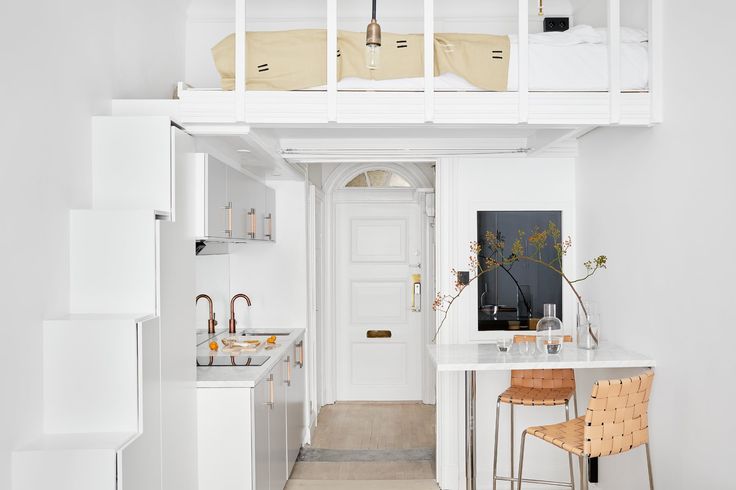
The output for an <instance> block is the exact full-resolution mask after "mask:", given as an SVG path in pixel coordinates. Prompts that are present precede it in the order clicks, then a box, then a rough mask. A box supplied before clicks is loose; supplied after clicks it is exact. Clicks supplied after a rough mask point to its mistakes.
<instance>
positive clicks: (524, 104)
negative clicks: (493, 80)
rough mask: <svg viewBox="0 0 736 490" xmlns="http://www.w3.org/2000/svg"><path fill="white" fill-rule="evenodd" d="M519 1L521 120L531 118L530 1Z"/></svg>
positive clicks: (518, 54)
mask: <svg viewBox="0 0 736 490" xmlns="http://www.w3.org/2000/svg"><path fill="white" fill-rule="evenodd" d="M518 2H519V46H518V53H516V55H517V57H518V59H519V88H518V95H519V122H522V123H524V122H527V121H528V120H529V3H528V0H518Z"/></svg>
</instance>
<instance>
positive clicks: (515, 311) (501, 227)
mask: <svg viewBox="0 0 736 490" xmlns="http://www.w3.org/2000/svg"><path fill="white" fill-rule="evenodd" d="M477 221H478V238H477V239H478V243H479V244H480V246H481V252H480V253H481V257H480V260H481V263H482V262H483V259H484V258H485V257H488V256H489V255H490V254H491V250H490V248H489V247H488V244H487V242H486V238H485V237H486V232H491V233H499V234H500V236H501V237H502V238H503V240H504V242H505V247H504V250H503V255H504V256H505V257H508V256H509V255H510V254H511V247H512V245H513V243H514V241H515V240H516V238H517V237H518V236H519V231H520V230H521V231H523V232H525V233H527V234H528V233H530V232H532V231H533V230H535V229H537V228H538V229H542V230H543V229H545V228H547V226H548V225H549V223H550V222H552V223H554V224H556V225H557V227H558V228H559V229H561V222H562V212H561V211H478V216H477ZM554 253H555V252H554V251H553V250H552V249H551V247H547V248H546V249H545V250H543V256H542V259H543V260H545V261H549V260H550V259H552V258H553V257H554ZM545 303H554V304H556V305H557V315H558V317H559V318H562V279H561V278H560V276H559V275H558V274H557V273H555V272H554V271H551V270H549V269H547V268H545V267H544V266H542V265H540V264H535V263H532V262H528V261H518V262H514V263H513V264H511V265H508V266H503V267H498V268H496V269H495V270H493V271H492V272H488V273H486V274H484V275H483V276H481V277H480V278H479V279H478V298H477V305H478V331H490V330H535V329H536V322H537V320H538V319H539V318H541V317H542V312H543V308H544V304H545Z"/></svg>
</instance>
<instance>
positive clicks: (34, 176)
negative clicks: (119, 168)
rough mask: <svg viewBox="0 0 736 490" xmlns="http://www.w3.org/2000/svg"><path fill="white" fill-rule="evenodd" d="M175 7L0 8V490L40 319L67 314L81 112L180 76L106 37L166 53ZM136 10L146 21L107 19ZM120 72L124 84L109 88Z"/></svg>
mask: <svg viewBox="0 0 736 490" xmlns="http://www.w3.org/2000/svg"><path fill="white" fill-rule="evenodd" d="M183 3H184V2H183V0H167V1H165V2H157V4H159V5H160V6H161V8H160V9H156V10H155V11H153V12H152V11H150V9H149V3H148V2H143V1H136V2H135V3H134V4H131V2H113V1H111V0H105V1H100V0H97V1H92V0H75V1H69V2H55V1H49V0H39V1H34V2H2V3H0V60H1V62H2V77H0V107H2V118H0V134H1V135H2V137H1V139H2V148H3V157H2V160H1V161H0V210H1V211H0V230H2V232H1V235H0V256H1V257H2V265H1V266H0V277H1V278H2V280H1V281H0V311H2V312H3V321H2V322H0V335H1V336H2V338H3V342H4V345H5V346H8V348H6V349H5V354H4V355H3V356H2V357H3V360H2V365H0V384H1V385H2V386H3V397H2V398H3V400H4V401H3V402H2V403H0V488H9V487H10V451H11V450H12V448H13V447H15V446H16V445H17V444H18V443H20V442H21V441H24V440H26V439H29V438H31V437H33V435H34V434H36V433H38V431H39V430H40V426H41V412H40V408H41V365H40V362H41V358H40V349H37V348H36V347H37V346H39V345H40V341H41V321H42V319H44V318H46V317H50V316H55V315H58V314H62V313H64V312H66V310H67V303H68V293H69V290H68V282H69V275H68V262H69V253H68V210H69V209H70V208H81V207H86V206H88V205H89V204H90V196H91V192H90V182H91V175H90V153H91V148H90V125H91V121H90V116H91V115H93V114H104V113H107V112H108V111H109V99H110V98H112V97H114V96H117V95H121V94H135V95H136V96H163V95H164V94H166V95H168V94H170V93H171V90H170V87H171V86H172V83H173V82H175V81H176V80H178V79H180V78H182V73H183V66H182V63H181V62H180V61H177V62H176V63H171V64H168V63H161V62H159V60H153V59H151V57H145V58H142V57H141V56H142V55H143V54H144V51H142V47H141V45H139V44H137V42H135V43H129V44H127V45H126V46H119V47H118V49H117V50H116V49H115V36H114V33H113V31H115V30H116V29H118V32H128V33H129V35H130V37H137V38H138V39H145V40H146V43H145V44H147V45H148V46H156V47H157V48H156V51H157V52H158V53H159V54H160V55H161V56H165V55H167V54H168V55H170V56H172V57H173V58H176V56H177V54H178V53H180V52H181V45H182V44H183V39H182V38H181V34H182V33H181V31H180V29H179V25H178V24H177V22H178V21H177V15H176V13H177V12H180V11H181V9H182V6H183ZM116 5H119V6H118V7H116ZM164 6H165V7H166V8H164ZM144 8H145V9H146V10H145V12H143V15H146V16H148V18H149V22H147V23H145V24H138V23H135V22H128V23H126V22H123V23H122V24H121V22H120V20H121V17H119V16H116V14H120V13H121V12H129V13H131V15H132V16H135V15H133V14H134V13H137V12H142V11H143V9H144ZM171 14H174V15H173V17H170V15H171ZM139 47H140V48H141V50H139ZM113 53H117V56H113ZM161 56H159V58H160V57H161ZM123 58H125V59H126V60H127V62H126V63H123V64H120V63H119V60H121V59H123ZM142 59H144V60H145V61H139V60H142ZM120 71H125V72H126V73H127V74H128V77H127V78H126V79H123V80H119V81H117V82H116V81H115V76H116V74H117V73H119V72H120ZM143 74H145V76H143ZM139 77H142V78H139ZM141 81H145V84H143V83H141ZM134 82H135V83H134ZM133 85H135V86H133ZM11 346H12V347H11ZM8 400H12V402H8Z"/></svg>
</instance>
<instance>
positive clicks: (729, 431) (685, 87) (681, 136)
mask: <svg viewBox="0 0 736 490" xmlns="http://www.w3.org/2000/svg"><path fill="white" fill-rule="evenodd" d="M735 15H736V6H735V4H734V3H733V2H730V1H726V0H719V1H714V2H709V4H708V6H707V8H704V7H703V6H702V5H696V4H694V3H690V2H667V4H666V6H665V8H664V16H665V40H664V41H665V44H664V54H665V73H664V81H665V83H666V87H665V100H664V108H665V119H664V122H663V123H662V124H661V125H660V126H658V127H655V128H652V129H605V130H598V131H595V132H593V133H591V134H590V135H588V136H586V137H584V138H583V139H582V140H581V142H580V158H579V162H578V164H579V165H578V174H577V175H578V233H577V236H578V240H579V243H580V245H581V250H582V251H583V253H596V252H597V251H601V252H605V253H606V254H607V255H608V257H609V269H608V270H607V271H606V272H605V273H604V274H602V275H601V276H600V277H597V278H596V279H595V281H593V282H591V283H590V284H589V285H588V287H587V294H588V295H589V296H590V297H594V298H595V299H596V300H597V301H598V302H599V303H600V304H601V307H602V308H603V312H602V315H603V316H602V320H603V322H604V328H605V330H604V332H603V336H604V338H607V339H609V340H611V341H614V342H618V343H621V344H625V345H628V346H631V347H634V348H636V349H637V350H639V351H641V352H645V353H647V354H650V355H652V356H654V358H655V359H657V362H658V367H657V369H656V373H657V374H656V377H655V380H654V389H653V393H652V404H651V410H650V418H649V421H650V426H651V438H652V451H653V453H652V454H653V458H654V473H655V484H656V485H657V487H658V488H666V489H668V490H670V489H672V490H678V489H696V488H733V487H734V480H733V474H732V470H733V464H732V463H733V458H734V450H733V444H732V442H731V441H732V440H733V437H734V435H736V421H735V420H734V418H733V417H732V416H730V415H731V414H730V413H729V409H730V407H732V406H733V405H734V403H736V388H734V382H733V374H734V372H736V360H735V359H736V357H734V345H733V342H732V341H731V338H732V336H733V329H734V322H733V320H732V318H733V314H734V312H733V311H732V310H733V308H732V305H733V303H734V291H736V288H734V282H733V278H734V276H735V275H736V256H735V255H734V253H733V251H732V244H733V243H734V242H735V241H736V231H735V228H734V222H735V220H736V212H735V211H736V194H735V193H734V183H735V182H736V165H735V163H736V158H734V154H733V149H732V148H731V147H730V145H731V144H732V142H733V137H734V133H735V131H736V122H735V121H736V119H734V115H733V108H734V107H736V95H734V90H733V87H734V86H735V85H736V67H735V65H734V63H731V62H728V63H724V58H723V56H724V52H725V51H724V50H723V49H719V48H715V47H717V46H728V45H730V44H731V43H732V41H731V38H732V35H731V34H730V25H731V20H732V19H733V18H734V16H735ZM684 60H687V62H686V63H685V62H683V61H684ZM621 458H622V459H623V461H624V462H623V463H619V462H617V461H616V459H618V458H616V459H611V460H610V461H608V460H603V461H602V462H601V468H600V472H601V481H602V484H601V485H600V487H601V488H607V489H614V488H629V489H632V490H635V489H639V488H642V489H643V488H645V487H646V484H645V480H644V479H643V475H642V468H643V464H644V462H643V461H644V460H643V459H642V458H643V455H642V454H641V453H639V454H637V455H636V457H635V458H624V457H623V456H622V457H621ZM630 470H636V473H634V474H629V472H630ZM634 480H636V481H634Z"/></svg>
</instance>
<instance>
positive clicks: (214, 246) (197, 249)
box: [194, 240, 230, 255]
mask: <svg viewBox="0 0 736 490" xmlns="http://www.w3.org/2000/svg"><path fill="white" fill-rule="evenodd" d="M194 253H195V255H225V254H229V253H230V243H228V242H217V241H212V240H197V241H196V242H194Z"/></svg>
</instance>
